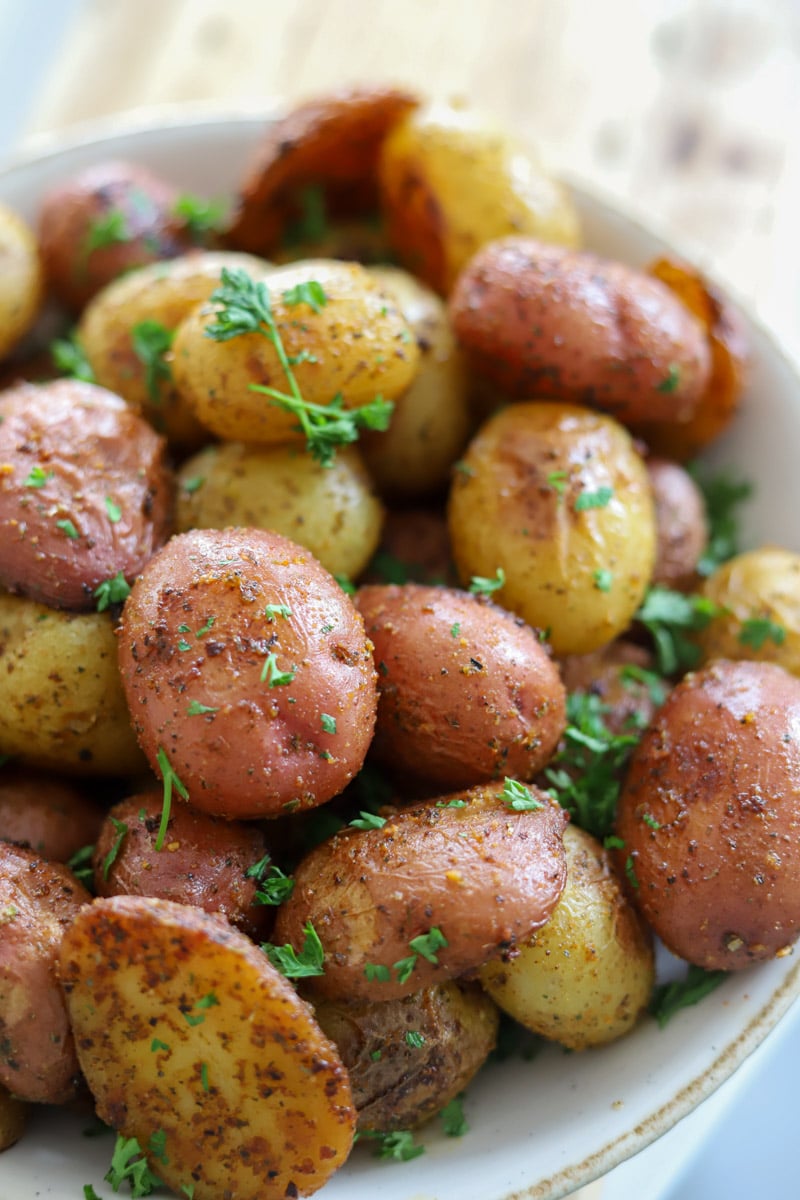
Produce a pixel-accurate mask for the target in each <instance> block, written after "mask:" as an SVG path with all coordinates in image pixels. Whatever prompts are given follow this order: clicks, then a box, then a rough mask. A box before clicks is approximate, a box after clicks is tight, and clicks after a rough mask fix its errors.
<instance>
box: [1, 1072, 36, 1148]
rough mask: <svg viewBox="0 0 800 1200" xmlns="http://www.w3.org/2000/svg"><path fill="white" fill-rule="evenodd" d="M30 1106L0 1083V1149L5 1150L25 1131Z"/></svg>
mask: <svg viewBox="0 0 800 1200" xmlns="http://www.w3.org/2000/svg"><path fill="white" fill-rule="evenodd" d="M29 1115H30V1108H29V1106H28V1105H27V1104H26V1103H25V1101H24V1100H17V1098H16V1097H15V1096H12V1095H11V1093H10V1092H9V1091H8V1090H7V1088H4V1087H3V1086H2V1084H0V1150H7V1149H8V1147H9V1146H13V1145H14V1143H15V1142H18V1141H19V1139H20V1138H21V1137H22V1135H23V1133H24V1132H25V1126H26V1125H27V1123H28V1117H29Z"/></svg>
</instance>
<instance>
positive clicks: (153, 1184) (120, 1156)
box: [105, 1133, 161, 1198]
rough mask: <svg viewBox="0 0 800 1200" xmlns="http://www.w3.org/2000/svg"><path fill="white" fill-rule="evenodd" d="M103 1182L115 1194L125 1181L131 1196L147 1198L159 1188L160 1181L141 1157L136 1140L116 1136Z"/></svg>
mask: <svg viewBox="0 0 800 1200" xmlns="http://www.w3.org/2000/svg"><path fill="white" fill-rule="evenodd" d="M105 1180H106V1182H107V1183H110V1184H111V1186H112V1188H113V1189H114V1191H115V1192H118V1191H119V1189H120V1187H121V1186H122V1184H123V1183H124V1182H125V1181H126V1180H127V1182H128V1183H129V1185H130V1189H131V1196H133V1197H134V1198H135V1197H138V1196H149V1195H150V1193H151V1192H153V1191H154V1190H155V1188H157V1187H160V1186H161V1180H160V1179H159V1178H158V1176H157V1175H154V1174H153V1172H152V1171H151V1170H150V1168H149V1167H148V1165H147V1161H146V1159H145V1158H144V1157H143V1156H142V1148H141V1146H140V1145H139V1143H138V1141H137V1140H136V1138H126V1137H124V1136H123V1135H122V1134H121V1133H118V1134H117V1141H116V1144H115V1146H114V1151H113V1153H112V1155H111V1166H110V1167H109V1169H108V1171H107V1172H106V1174H105Z"/></svg>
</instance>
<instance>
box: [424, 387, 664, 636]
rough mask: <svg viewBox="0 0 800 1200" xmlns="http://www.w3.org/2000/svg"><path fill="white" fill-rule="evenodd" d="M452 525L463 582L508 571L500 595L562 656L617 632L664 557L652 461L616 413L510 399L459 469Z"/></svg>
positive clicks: (452, 501)
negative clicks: (658, 551) (659, 551)
mask: <svg viewBox="0 0 800 1200" xmlns="http://www.w3.org/2000/svg"><path fill="white" fill-rule="evenodd" d="M592 497H596V498H597V502H595V500H593V499H592ZM587 500H588V506H587V507H585V508H582V507H581V505H582V504H586V503H587ZM448 525H449V529H450V539H451V543H452V550H453V558H454V559H455V563H456V567H457V569H458V573H459V576H460V578H461V580H462V582H463V583H464V584H465V585H466V584H467V583H468V581H469V580H470V578H471V577H472V576H475V575H478V576H484V577H486V578H489V579H492V578H494V577H495V575H496V573H497V570H498V568H499V567H502V568H503V570H504V571H505V576H506V578H505V584H504V586H503V587H502V588H500V589H499V590H498V591H497V592H495V593H493V598H494V599H495V600H496V601H497V603H498V604H501V605H502V606H503V607H504V608H508V609H510V610H511V611H512V612H515V613H517V614H518V615H519V616H521V617H522V618H523V619H524V620H526V621H527V622H528V624H529V625H532V626H534V628H540V629H544V630H547V631H549V632H548V638H549V641H550V644H551V645H552V647H553V651H554V653H555V654H556V655H557V656H559V657H563V656H564V655H567V654H586V653H588V652H589V651H591V650H596V649H598V648H599V647H600V646H603V645H605V644H606V643H608V642H610V641H612V640H613V639H614V638H615V637H618V636H619V635H620V634H621V633H622V632H623V631H624V630H625V629H626V628H627V627H628V625H629V624H630V621H631V619H632V617H633V614H634V613H635V612H636V609H637V608H638V607H639V604H640V603H641V601H642V599H643V597H644V594H645V591H646V589H647V585H648V583H649V581H650V576H651V573H652V568H653V563H654V561H655V547H656V526H655V512H654V507H653V499H652V491H651V488H650V482H649V480H648V477H647V470H646V468H645V465H644V461H643V459H642V458H641V457H640V456H639V454H638V453H637V452H636V450H635V448H634V446H633V443H632V441H631V438H630V436H629V434H628V433H627V432H626V430H625V429H624V428H623V427H622V426H621V425H619V424H618V423H617V422H616V421H615V420H614V419H613V418H611V417H608V416H606V415H604V414H602V413H597V412H593V411H592V410H590V409H587V408H582V407H579V406H577V405H570V404H555V403H551V404H550V403H542V402H539V403H535V402H534V403H530V404H513V405H510V406H509V407H508V408H504V409H502V410H501V411H500V412H498V413H497V414H495V416H494V417H491V418H490V419H489V420H488V421H487V422H486V424H485V425H483V426H482V428H481V429H480V430H479V432H478V434H477V435H476V436H475V438H473V440H472V442H471V443H470V445H469V447H468V449H467V451H466V453H465V455H464V458H463V462H462V466H461V469H460V470H458V471H455V472H454V474H453V483H452V486H451V489H450V498H449V504H448ZM604 581H605V582H604ZM601 584H602V586H601Z"/></svg>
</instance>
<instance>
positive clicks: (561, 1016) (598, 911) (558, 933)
mask: <svg viewBox="0 0 800 1200" xmlns="http://www.w3.org/2000/svg"><path fill="white" fill-rule="evenodd" d="M564 849H565V851H566V855H567V883H566V886H565V888H564V891H563V893H562V895H561V899H560V900H559V902H558V904H557V905H556V906H555V908H554V909H553V912H552V914H551V916H550V919H549V920H548V922H547V924H546V925H544V926H543V927H542V928H541V929H539V930H537V932H536V933H535V934H534V936H533V938H532V939H531V941H530V943H529V944H528V945H525V946H520V947H519V953H518V955H517V956H516V957H515V958H513V959H511V960H510V961H508V962H504V961H502V960H496V961H492V962H488V963H486V965H485V966H484V967H482V968H481V970H480V982H481V985H482V986H483V987H484V988H486V990H487V991H488V993H489V995H490V996H491V997H492V999H493V1000H494V1001H495V1003H496V1004H498V1005H499V1006H500V1007H501V1008H502V1009H503V1010H504V1011H505V1012H507V1013H509V1014H510V1015H511V1016H512V1017H514V1019H515V1020H516V1021H519V1022H520V1023H521V1024H522V1025H524V1026H525V1027H526V1028H528V1029H531V1030H533V1032H534V1033H538V1034H540V1035H541V1036H542V1037H546V1038H550V1039H552V1040H554V1041H557V1042H561V1044H562V1045H564V1046H569V1048H570V1049H571V1050H585V1049H586V1048H587V1047H589V1046H599V1045H603V1044H604V1043H605V1042H611V1041H614V1040H615V1039H616V1038H619V1037H622V1036H623V1034H626V1033H628V1032H629V1031H630V1030H631V1029H632V1028H633V1026H634V1025H635V1024H636V1022H637V1021H638V1019H639V1018H640V1017H641V1016H642V1015H643V1013H644V1011H645V1009H646V1008H647V1005H648V1002H649V1000H650V994H651V992H652V990H653V983H654V981H655V966H654V955H653V944H652V937H651V936H650V933H649V931H648V929H647V927H646V925H645V924H644V922H643V921H642V919H641V917H640V916H639V914H638V913H637V911H636V909H635V908H634V907H633V906H632V905H631V903H630V902H629V901H628V900H627V899H626V897H625V894H624V891H623V889H622V886H621V884H620V882H619V880H618V879H617V876H616V875H615V873H614V871H613V869H612V866H611V858H610V855H609V853H608V851H606V850H604V849H603V847H602V845H601V844H600V842H598V841H597V840H596V838H593V837H592V836H591V834H588V833H586V831H585V830H583V829H579V828H578V826H577V825H568V826H567V828H566V829H565V830H564Z"/></svg>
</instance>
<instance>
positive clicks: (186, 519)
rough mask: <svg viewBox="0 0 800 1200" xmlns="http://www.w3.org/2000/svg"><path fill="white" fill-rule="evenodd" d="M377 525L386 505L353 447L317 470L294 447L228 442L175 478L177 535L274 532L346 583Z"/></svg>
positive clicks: (363, 560)
mask: <svg viewBox="0 0 800 1200" xmlns="http://www.w3.org/2000/svg"><path fill="white" fill-rule="evenodd" d="M382 524H383V506H382V504H381V502H380V501H379V500H378V498H377V497H376V496H375V495H374V494H373V491H372V481H371V480H370V478H369V475H368V474H367V471H366V469H365V467H364V464H363V462H362V461H361V457H360V455H359V453H358V450H357V449H356V448H355V447H354V446H347V447H345V448H344V449H343V450H340V451H339V453H338V454H337V455H336V459H335V461H334V462H333V464H332V465H331V466H330V467H321V466H320V465H319V463H316V462H314V460H313V458H312V457H311V455H310V454H304V453H302V451H300V450H299V449H298V447H296V446H252V445H250V446H246V445H244V444H243V443H242V442H226V443H223V444H221V445H219V446H209V447H207V448H206V449H205V450H201V452H200V453H199V454H196V455H195V456H194V457H193V458H190V459H188V460H187V461H186V462H185V463H184V464H183V467H182V468H181V470H180V472H179V474H178V500H177V505H176V531H177V532H178V533H183V532H185V531H186V530H188V529H224V528H226V526H229V525H245V526H249V527H253V528H256V529H273V530H275V532H276V533H282V534H283V535H284V537H288V538H291V539H292V540H293V541H295V542H297V543H298V544H299V545H301V546H305V547H306V549H307V550H310V551H311V553H312V554H313V555H314V557H315V558H316V559H318V560H319V562H321V563H322V565H323V567H325V569H326V570H327V571H330V572H331V574H332V575H346V576H347V578H348V579H355V578H356V577H357V576H358V575H360V574H361V572H362V571H363V569H364V567H365V566H366V565H367V563H368V562H369V560H370V558H371V557H372V555H373V553H374V552H375V549H376V547H377V545H378V542H379V540H380V535H381V526H382Z"/></svg>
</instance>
